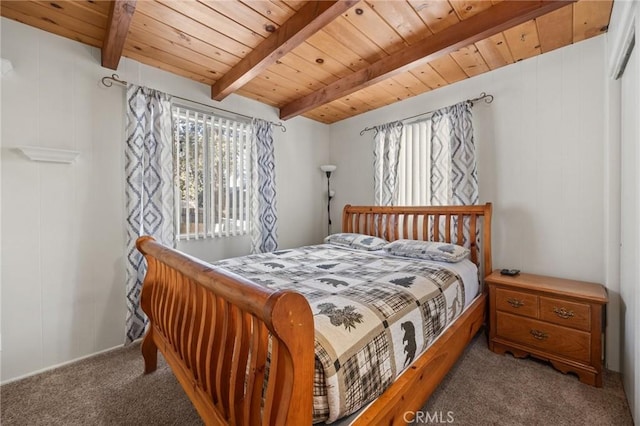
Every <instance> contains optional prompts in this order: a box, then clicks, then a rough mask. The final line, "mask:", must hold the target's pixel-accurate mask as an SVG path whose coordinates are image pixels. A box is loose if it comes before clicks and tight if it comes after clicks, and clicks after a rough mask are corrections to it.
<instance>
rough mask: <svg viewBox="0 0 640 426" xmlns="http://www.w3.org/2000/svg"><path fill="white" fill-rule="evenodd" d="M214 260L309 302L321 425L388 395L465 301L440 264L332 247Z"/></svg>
mask: <svg viewBox="0 0 640 426" xmlns="http://www.w3.org/2000/svg"><path fill="white" fill-rule="evenodd" d="M213 265H214V266H217V267H222V268H224V269H227V270H229V271H232V272H233V273H235V274H238V275H240V276H243V277H245V278H247V279H249V280H251V281H254V282H256V283H259V284H261V285H264V286H267V287H269V288H273V289H289V290H294V291H297V292H299V293H301V294H302V295H304V296H305V297H306V299H307V300H308V301H309V304H310V306H311V310H312V312H313V315H314V320H315V356H316V360H315V364H316V374H315V379H314V416H313V418H314V422H322V421H325V422H333V421H335V420H337V419H339V418H341V417H343V416H347V415H349V414H351V413H354V412H355V411H357V410H358V409H360V408H361V407H363V406H364V405H365V404H367V403H368V402H370V401H372V400H373V399H375V398H376V397H378V396H379V395H381V394H382V393H383V392H384V390H385V389H386V388H387V387H388V386H389V385H390V384H391V383H392V382H393V381H394V379H395V378H396V377H397V376H398V375H399V374H400V373H401V372H402V371H403V370H404V369H405V368H406V367H408V366H409V365H410V364H411V362H412V361H413V360H414V359H415V358H416V357H417V356H418V355H419V354H420V353H421V352H422V351H424V350H425V349H426V348H427V347H428V346H429V345H430V344H431V342H432V341H433V340H434V339H435V338H437V337H438V335H439V334H440V333H441V332H442V331H443V330H444V328H445V327H446V326H447V325H448V324H449V323H450V322H452V321H453V320H454V319H455V318H456V317H458V316H459V315H460V313H461V312H462V310H463V308H464V306H465V290H464V285H463V283H462V280H461V278H460V276H459V275H458V274H457V273H456V272H454V271H453V270H451V269H450V268H447V267H446V266H443V265H442V264H441V263H439V262H430V261H426V260H419V259H411V258H403V257H397V256H389V255H385V254H380V253H378V252H376V253H372V252H368V251H364V250H353V249H348V248H343V247H341V246H336V245H330V244H321V245H315V246H306V247H300V248H296V249H290V250H280V251H276V252H272V253H262V254H253V255H248V256H243V257H237V258H231V259H225V260H222V261H218V262H214V263H213ZM470 297H475V295H470Z"/></svg>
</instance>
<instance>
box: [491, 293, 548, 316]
mask: <svg viewBox="0 0 640 426" xmlns="http://www.w3.org/2000/svg"><path fill="white" fill-rule="evenodd" d="M496 309H497V310H499V311H504V312H512V313H514V314H518V315H524V316H527V317H531V318H538V296H536V295H535V294H530V293H522V292H519V291H511V290H505V289H502V288H497V289H496Z"/></svg>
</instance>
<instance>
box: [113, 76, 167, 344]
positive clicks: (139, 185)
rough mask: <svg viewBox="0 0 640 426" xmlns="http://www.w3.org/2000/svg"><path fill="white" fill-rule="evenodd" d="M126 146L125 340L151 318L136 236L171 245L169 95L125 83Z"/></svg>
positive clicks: (136, 334)
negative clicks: (144, 302) (144, 295)
mask: <svg viewBox="0 0 640 426" xmlns="http://www.w3.org/2000/svg"><path fill="white" fill-rule="evenodd" d="M126 115H127V130H126V137H127V139H126V147H125V173H126V190H125V193H126V208H127V216H126V219H127V223H126V227H127V266H126V269H127V283H126V286H127V319H126V341H127V343H129V342H132V341H134V340H135V339H137V338H139V337H142V335H143V334H144V331H145V327H146V324H147V318H146V316H145V315H144V312H142V309H141V308H140V293H141V290H142V281H143V279H144V274H145V272H146V262H145V261H144V258H143V256H142V254H141V253H140V252H139V251H138V250H137V249H136V246H135V243H136V239H137V238H138V237H139V236H141V235H151V236H152V237H154V238H155V239H156V240H157V241H158V242H160V243H162V244H165V245H168V246H170V247H173V246H174V245H175V235H174V232H175V231H174V226H173V211H172V208H173V205H174V204H173V159H172V153H171V152H172V150H171V146H172V142H171V100H170V97H169V95H167V94H165V93H161V92H158V91H156V90H153V89H149V88H146V87H140V86H136V85H132V84H130V85H128V86H127V105H126Z"/></svg>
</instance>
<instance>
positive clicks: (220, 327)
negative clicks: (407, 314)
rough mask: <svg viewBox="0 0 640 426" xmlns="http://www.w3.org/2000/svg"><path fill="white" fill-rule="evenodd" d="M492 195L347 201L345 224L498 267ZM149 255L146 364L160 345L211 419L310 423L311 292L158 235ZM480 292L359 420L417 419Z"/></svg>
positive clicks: (473, 319) (468, 332)
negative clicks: (252, 277)
mask: <svg viewBox="0 0 640 426" xmlns="http://www.w3.org/2000/svg"><path fill="white" fill-rule="evenodd" d="M490 222H491V204H486V205H484V206H465V207H462V206H459V207H426V208H425V207H371V206H363V207H352V206H345V209H344V213H343V232H359V233H363V234H369V235H376V236H382V237H385V238H386V239H388V240H395V239H399V238H406V239H424V240H427V239H430V240H436V241H438V240H441V241H447V242H455V243H458V244H462V245H465V246H467V247H468V248H470V249H471V253H472V255H471V256H472V260H473V261H474V262H475V263H476V264H478V265H479V266H480V269H483V268H484V270H485V271H487V272H490V271H491V227H490ZM137 247H138V250H140V251H141V252H142V253H143V254H144V256H145V258H146V260H147V264H148V270H147V274H146V277H145V281H144V284H143V289H142V295H141V305H142V309H143V310H144V312H145V313H146V314H147V316H148V317H149V320H150V326H149V330H148V332H147V335H146V336H145V338H144V340H143V343H142V353H143V356H144V361H145V372H146V373H150V372H152V371H154V370H155V369H156V367H157V350H158V349H160V351H161V352H162V354H163V355H164V357H165V359H166V360H167V363H168V364H169V365H170V366H171V368H172V369H173V371H174V373H175V374H176V376H177V378H178V380H179V382H180V383H181V385H182V387H183V388H184V390H185V392H186V393H187V395H188V396H189V398H190V399H191V401H192V402H193V404H194V405H195V407H196V409H197V410H198V412H199V414H200V416H201V417H202V419H203V420H204V422H205V423H206V424H232V425H245V424H251V425H254V424H262V425H310V424H311V422H312V398H313V374H314V359H315V354H314V322H313V321H314V320H313V315H312V312H311V308H310V307H309V303H308V302H307V300H306V299H305V298H304V297H303V296H302V295H300V294H298V293H295V292H291V291H274V290H270V289H268V288H265V287H262V286H260V285H258V284H255V283H253V282H250V281H248V280H246V279H244V278H242V277H239V276H237V275H234V274H232V273H230V272H227V271H225V270H222V269H219V268H214V267H212V266H211V265H208V264H206V263H204V262H202V261H199V260H197V259H195V258H192V257H190V256H187V255H185V254H182V253H180V252H178V251H176V250H172V249H170V248H167V247H164V246H162V245H161V244H158V243H157V242H155V241H154V240H153V239H152V238H150V237H141V238H140V239H138V241H137ZM485 300H486V297H485V295H484V294H482V295H480V297H478V298H477V299H476V300H475V301H474V302H473V304H472V305H471V306H470V308H469V309H467V311H466V312H465V313H464V314H463V315H462V316H461V318H460V319H458V320H457V321H456V322H455V323H454V324H453V325H452V326H451V327H450V328H449V329H448V330H447V331H445V333H444V334H443V335H442V336H441V337H440V338H439V339H438V340H437V341H436V343H435V344H434V345H433V346H432V347H431V348H430V349H429V350H427V351H426V352H425V353H423V354H422V355H421V356H419V357H418V358H417V359H416V360H415V361H414V362H413V364H412V365H411V366H410V367H409V370H408V371H406V372H405V373H404V374H403V375H402V376H401V377H400V378H399V380H397V381H396V382H395V383H394V384H392V385H391V387H390V388H389V389H387V391H386V392H385V393H384V394H383V395H382V396H381V397H380V398H378V399H377V400H376V401H375V402H373V403H372V404H371V405H370V406H369V407H368V408H367V409H365V410H364V411H363V412H362V413H361V415H360V416H359V417H358V418H357V419H356V420H355V422H354V423H355V424H358V425H368V424H382V423H384V424H402V423H406V422H407V421H409V420H411V419H412V417H413V414H414V413H415V411H416V410H418V409H419V408H420V407H421V406H422V404H424V402H425V400H426V399H427V398H428V397H429V395H431V393H432V392H433V390H434V389H435V388H436V386H437V385H438V383H440V381H441V380H442V378H443V377H444V376H445V375H446V374H447V372H448V371H449V369H450V368H451V366H452V365H453V364H454V363H455V361H456V360H457V359H458V357H459V356H460V354H461V353H462V352H463V350H464V348H465V347H466V345H467V344H468V342H469V341H470V340H471V338H472V337H473V335H475V333H476V332H477V331H478V329H479V328H480V327H481V325H482V323H483V321H484V317H485Z"/></svg>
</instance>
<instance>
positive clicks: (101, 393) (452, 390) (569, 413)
mask: <svg viewBox="0 0 640 426" xmlns="http://www.w3.org/2000/svg"><path fill="white" fill-rule="evenodd" d="M142 370H143V362H142V357H141V355H140V351H139V346H138V345H133V346H129V347H127V348H123V349H119V350H115V351H112V352H110V353H107V354H102V355H99V356H96V357H93V358H91V359H87V360H83V361H81V362H78V363H76V364H73V365H70V366H66V367H62V368H59V369H57V370H54V371H50V372H46V373H43V374H40V375H38V376H34V377H30V378H27V379H24V380H21V381H18V382H14V383H9V384H7V385H4V386H2V387H0V398H1V411H2V417H1V421H0V423H1V424H2V425H5V426H10V425H30V426H31V425H199V424H201V421H200V419H199V417H198V415H197V413H196V411H195V409H194V408H193V406H192V405H191V403H190V401H189V400H188V399H187V397H186V396H185V394H184V392H183V391H182V388H181V387H180V385H179V384H178V382H177V381H176V379H175V378H174V376H173V374H172V373H171V371H170V370H169V368H168V367H167V365H166V364H165V363H164V361H163V360H162V358H161V357H159V368H158V371H156V372H155V373H153V374H150V375H147V376H145V375H143V374H142ZM416 418H417V421H416V424H437V423H449V424H459V425H497V424H499V425H599V426H600V425H616V426H622V425H632V424H633V422H632V420H631V414H630V412H629V407H628V405H627V402H626V398H625V395H624V392H623V390H622V384H621V379H620V375H618V374H616V373H611V372H606V374H605V376H604V387H603V388H601V389H597V388H593V387H591V386H587V385H585V384H582V383H580V382H579V381H578V380H577V378H576V377H575V376H573V375H563V374H562V373H559V372H558V371H556V370H554V369H553V368H551V367H550V366H548V365H546V364H544V363H541V362H538V361H535V360H531V359H515V358H513V357H511V356H510V355H507V356H500V355H496V354H494V353H492V352H490V351H489V350H488V349H487V344H486V340H485V338H484V335H479V336H478V337H476V339H475V340H474V341H473V342H472V344H471V345H470V346H469V348H468V349H467V350H466V352H465V353H464V355H463V356H462V358H461V359H460V361H459V362H458V363H457V364H456V366H455V367H454V368H453V369H452V370H451V372H450V373H449V374H448V375H447V377H446V378H445V379H444V381H443V383H442V384H441V385H440V387H439V388H438V390H437V391H436V392H435V393H434V395H433V396H432V397H431V399H430V400H429V402H428V403H427V405H426V406H425V407H424V408H423V410H422V411H421V412H419V413H418V415H417V417H416Z"/></svg>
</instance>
